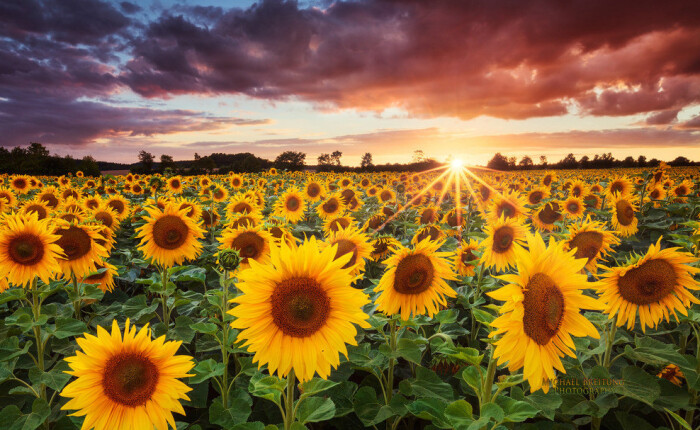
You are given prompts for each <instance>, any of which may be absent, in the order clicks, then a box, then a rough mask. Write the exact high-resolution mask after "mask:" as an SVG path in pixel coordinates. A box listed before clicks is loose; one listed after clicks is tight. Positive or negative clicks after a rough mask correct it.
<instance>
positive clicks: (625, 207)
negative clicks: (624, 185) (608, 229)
mask: <svg viewBox="0 0 700 430" xmlns="http://www.w3.org/2000/svg"><path fill="white" fill-rule="evenodd" d="M615 208H616V209H617V221H618V222H619V223H620V224H621V225H623V226H628V225H630V224H632V221H634V209H633V208H632V205H631V204H629V202H628V201H627V200H620V201H619V202H617V203H615Z"/></svg>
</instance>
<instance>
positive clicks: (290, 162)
mask: <svg viewBox="0 0 700 430" xmlns="http://www.w3.org/2000/svg"><path fill="white" fill-rule="evenodd" d="M305 160H306V154H305V153H303V152H299V151H284V152H283V153H281V154H280V155H278V156H277V158H275V167H276V168H278V169H287V170H302V169H303V168H304V166H305V165H306V162H305Z"/></svg>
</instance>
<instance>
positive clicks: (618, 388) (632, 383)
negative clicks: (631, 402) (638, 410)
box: [609, 366, 661, 406]
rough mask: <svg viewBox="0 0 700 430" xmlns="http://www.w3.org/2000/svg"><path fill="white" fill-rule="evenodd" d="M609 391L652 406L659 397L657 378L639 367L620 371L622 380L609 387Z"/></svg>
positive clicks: (630, 367) (628, 367) (629, 367)
mask: <svg viewBox="0 0 700 430" xmlns="http://www.w3.org/2000/svg"><path fill="white" fill-rule="evenodd" d="M609 388H610V391H612V392H615V393H617V394H622V395H625V396H627V397H631V398H633V399H635V400H639V401H641V402H644V403H646V404H647V405H649V406H652V405H653V403H654V401H655V400H656V399H657V398H658V397H659V394H660V393H661V388H659V382H658V378H656V377H654V376H651V375H650V374H648V373H646V372H645V371H643V370H642V369H640V368H639V367H635V366H627V367H625V369H624V370H623V371H622V380H621V381H619V385H618V381H616V383H615V384H614V385H612V386H610V387H609Z"/></svg>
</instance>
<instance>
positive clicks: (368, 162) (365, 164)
mask: <svg viewBox="0 0 700 430" xmlns="http://www.w3.org/2000/svg"><path fill="white" fill-rule="evenodd" d="M372 166H374V163H372V154H370V153H369V152H365V155H363V156H362V161H361V162H360V168H362V169H368V168H370V167H372Z"/></svg>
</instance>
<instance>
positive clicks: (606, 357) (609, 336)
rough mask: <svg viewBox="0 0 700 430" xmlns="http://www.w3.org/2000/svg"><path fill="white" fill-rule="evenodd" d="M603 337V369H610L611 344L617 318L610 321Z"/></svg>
mask: <svg viewBox="0 0 700 430" xmlns="http://www.w3.org/2000/svg"><path fill="white" fill-rule="evenodd" d="M605 332H606V336H605V354H604V355H603V367H605V368H606V369H609V368H610V355H611V354H612V348H613V344H614V343H615V333H616V332H617V316H616V317H615V318H614V319H613V320H612V324H611V325H610V328H609V329H606V331H605Z"/></svg>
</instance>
